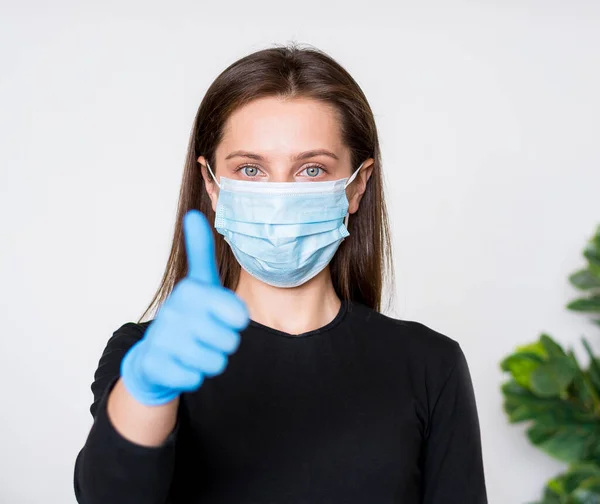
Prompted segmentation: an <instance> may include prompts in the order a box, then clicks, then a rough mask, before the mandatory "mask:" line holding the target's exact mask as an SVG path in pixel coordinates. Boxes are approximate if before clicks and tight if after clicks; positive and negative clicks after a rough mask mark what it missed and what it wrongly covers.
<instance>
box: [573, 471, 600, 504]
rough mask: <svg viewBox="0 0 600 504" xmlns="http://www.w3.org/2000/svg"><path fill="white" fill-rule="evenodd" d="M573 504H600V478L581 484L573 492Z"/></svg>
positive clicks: (593, 478)
mask: <svg viewBox="0 0 600 504" xmlns="http://www.w3.org/2000/svg"><path fill="white" fill-rule="evenodd" d="M572 500H573V504H600V476H594V477H591V478H588V479H586V480H585V481H583V482H582V483H581V485H580V486H579V488H578V489H577V490H575V492H573V495H572Z"/></svg>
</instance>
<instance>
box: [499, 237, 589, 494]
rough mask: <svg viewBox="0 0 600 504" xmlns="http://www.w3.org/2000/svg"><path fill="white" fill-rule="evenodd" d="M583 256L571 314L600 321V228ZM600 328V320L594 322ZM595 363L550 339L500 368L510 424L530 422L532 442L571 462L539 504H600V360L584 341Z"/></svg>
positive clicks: (513, 356) (573, 277)
mask: <svg viewBox="0 0 600 504" xmlns="http://www.w3.org/2000/svg"><path fill="white" fill-rule="evenodd" d="M583 256H584V257H585V259H586V260H587V263H588V264H587V267H585V268H584V269H581V270H579V271H577V272H575V273H573V274H572V275H570V276H569V282H570V283H571V285H573V286H574V287H575V288H577V289H579V290H580V291H582V292H581V297H579V298H578V299H575V300H574V301H572V302H570V303H569V304H567V308H568V309H569V310H575V311H578V312H586V313H591V314H594V316H597V317H600V225H599V226H598V227H597V229H596V233H595V235H594V236H593V237H592V238H591V239H590V240H589V241H588V243H587V245H586V247H585V249H584V251H583ZM594 323H595V324H598V325H600V318H596V319H595V320H594ZM581 339H582V343H583V346H584V348H585V351H586V353H587V355H588V356H589V364H588V366H587V368H584V367H582V366H581V365H580V364H579V362H578V361H577V358H576V357H575V354H574V353H573V350H572V349H571V348H568V349H567V350H566V351H565V349H564V348H563V347H562V346H561V345H559V344H558V343H557V342H556V341H555V340H553V339H552V338H551V337H550V336H549V335H548V334H541V335H540V337H539V339H538V341H535V342H533V343H530V344H527V345H523V346H519V347H517V349H516V351H515V352H514V353H513V354H511V355H509V356H507V357H506V358H505V359H503V360H502V362H501V363H500V367H501V368H502V370H503V371H506V372H507V373H510V378H509V380H508V381H507V382H505V383H504V384H503V385H502V393H503V396H504V411H505V412H506V414H507V415H508V419H509V422H511V423H518V422H524V421H529V422H530V425H529V427H528V429H527V437H528V438H529V440H530V441H531V442H532V443H533V444H534V445H535V446H537V447H538V448H540V449H541V450H543V451H544V452H546V453H547V454H548V455H550V456H552V457H554V458H556V459H558V460H561V461H563V462H566V463H567V464H568V468H567V470H566V472H564V473H562V474H560V475H558V476H556V477H554V478H553V479H551V480H550V481H549V482H548V483H547V484H546V487H545V489H544V496H543V498H542V500H541V501H538V502H537V503H535V504H600V358H599V357H596V356H594V354H593V352H592V349H591V347H590V345H589V343H588V341H587V340H586V339H585V338H583V337H582V338H581Z"/></svg>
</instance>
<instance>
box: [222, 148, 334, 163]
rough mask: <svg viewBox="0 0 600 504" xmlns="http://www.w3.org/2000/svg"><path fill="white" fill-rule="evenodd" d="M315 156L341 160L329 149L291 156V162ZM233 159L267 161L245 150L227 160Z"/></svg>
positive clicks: (233, 153) (231, 155)
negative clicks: (242, 158)
mask: <svg viewBox="0 0 600 504" xmlns="http://www.w3.org/2000/svg"><path fill="white" fill-rule="evenodd" d="M315 156H329V157H331V158H333V159H338V160H339V158H338V157H337V156H336V155H335V154H334V153H333V152H331V151H328V150H327V149H315V150H309V151H305V152H300V153H299V154H296V155H295V156H291V157H290V160H291V161H300V160H302V159H308V158H311V157H315ZM233 157H245V158H250V159H255V160H256V161H264V160H265V158H264V157H263V156H261V155H260V154H256V153H254V152H249V151H244V150H237V151H234V152H232V153H231V154H229V155H228V156H227V157H226V158H225V159H231V158H233Z"/></svg>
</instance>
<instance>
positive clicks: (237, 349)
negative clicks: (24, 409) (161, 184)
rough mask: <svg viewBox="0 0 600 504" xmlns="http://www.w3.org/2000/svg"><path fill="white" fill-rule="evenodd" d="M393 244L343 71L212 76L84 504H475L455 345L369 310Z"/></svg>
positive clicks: (470, 424)
mask: <svg viewBox="0 0 600 504" xmlns="http://www.w3.org/2000/svg"><path fill="white" fill-rule="evenodd" d="M389 242H390V240H389V233H388V224H387V215H386V210H385V203H384V198H383V190H382V175H381V161H380V152H379V143H378V137H377V129H376V127H375V122H374V118H373V114H372V111H371V108H370V107H369V104H368V102H367V100H366V98H365V96H364V94H363V93H362V91H361V89H360V88H359V86H358V85H357V83H356V82H355V81H354V80H353V79H352V77H351V76H350V75H349V74H348V73H347V72H346V71H345V70H344V69H343V68H342V67H341V66H340V65H339V64H338V63H336V62H335V61H333V60H332V59H331V58H330V57H328V56H327V55H325V54H324V53H322V52H320V51H318V50H314V49H303V48H298V47H296V46H292V47H277V48H273V49H267V50H262V51H259V52H256V53H254V54H251V55H249V56H246V57H244V58H242V59H240V60H239V61H237V62H235V63H234V64H232V65H231V66H229V67H228V68H227V69H226V70H224V71H223V72H222V73H221V74H220V75H219V76H218V77H217V79H216V80H215V81H214V83H213V84H212V85H211V87H210V88H209V90H208V92H207V93H206V96H205V97H204V99H203V101H202V103H201V105H200V108H199V110H198V113H197V116H196V119H195V123H194V127H193V133H192V136H191V141H190V144H189V150H188V156H187V162H186V167H185V171H184V175H183V182H182V186H181V193H180V199H179V209H178V213H177V224H176V227H175V234H174V239H173V246H172V249H171V255H170V257H169V261H168V264H167V268H166V271H165V274H164V277H163V280H162V284H161V286H160V288H159V290H158V292H157V293H156V295H155V297H154V299H153V301H152V303H151V304H150V306H149V307H148V309H147V310H146V312H145V313H144V314H143V315H142V317H141V318H140V320H138V322H128V323H125V324H124V325H122V326H121V327H120V328H118V329H117V330H116V331H115V332H114V334H113V335H112V337H111V338H110V339H109V340H108V343H107V345H106V348H105V350H104V352H103V354H102V357H101V358H100V362H99V365H98V369H97V370H96V373H95V379H94V382H93V384H92V392H93V394H94V401H93V404H92V406H91V413H92V415H93V417H94V424H93V426H92V428H91V430H90V433H89V436H88V438H87V440H86V443H85V445H84V446H83V448H82V449H81V451H80V452H79V454H78V456H77V460H76V463H75V471H74V473H75V474H74V476H75V480H74V488H75V493H76V496H77V500H78V502H80V503H82V504H121V503H122V504H138V503H139V504H165V503H172V504H184V503H185V504H194V503H197V504H217V503H219V504H300V503H302V504H308V503H310V504H321V503H327V504H330V503H331V504H333V503H336V504H337V503H339V504H354V503H356V504H371V503H373V504H384V503H386V504H387V503H389V504H392V503H395V504H417V503H419V504H484V503H486V502H487V498H486V489H485V481H484V472H483V464H482V456H481V441H480V429H479V421H478V416H477V409H476V404H475V398H474V394H473V386H472V382H471V377H470V374H469V368H468V365H467V362H466V361H465V356H464V354H463V352H462V350H461V347H460V346H459V344H458V343H457V342H456V341H455V340H453V339H451V338H450V337H448V336H445V335H443V334H441V333H439V332H436V331H434V330H433V329H431V328H429V327H427V326H426V325H423V324H422V323H419V322H416V321H408V320H398V319H394V318H391V317H388V316H385V315H383V314H382V313H380V308H381V296H382V286H383V284H384V280H390V279H391V272H392V270H391V267H390V263H391V261H390V253H389V252H390V250H389V249H390V246H389ZM153 305H156V306H157V307H158V308H159V309H158V311H157V315H156V317H155V318H154V319H152V320H149V321H145V322H142V319H143V318H144V315H146V314H147V313H148V311H149V310H150V308H151V307H152V306H153Z"/></svg>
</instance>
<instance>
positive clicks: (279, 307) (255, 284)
mask: <svg viewBox="0 0 600 504" xmlns="http://www.w3.org/2000/svg"><path fill="white" fill-rule="evenodd" d="M235 293H236V294H237V295H238V296H240V297H241V298H242V299H243V300H244V302H245V303H246V305H247V306H248V311H249V312H250V318H251V319H252V320H254V321H256V322H259V323H260V324H263V325H266V326H268V327H272V328H273V329H277V330H280V331H284V332H286V333H289V334H302V333H304V332H308V331H312V330H314V329H318V328H319V327H323V326H324V325H326V324H328V323H329V322H331V320H333V318H334V317H335V316H336V315H337V313H338V311H339V309H340V305H341V301H340V299H339V297H338V296H337V294H336V292H335V289H334V288H333V284H332V282H331V274H330V271H329V266H327V267H326V268H325V269H323V270H322V271H321V272H319V274H318V275H316V276H314V277H313V278H311V279H310V280H309V281H308V282H306V283H304V284H302V285H299V286H298V287H291V288H280V287H273V286H272V285H268V284H266V283H264V282H261V281H260V280H258V279H256V278H254V277H253V276H252V275H250V274H249V273H248V272H246V271H245V270H244V269H243V268H241V271H240V281H239V283H238V285H237V287H236V289H235Z"/></svg>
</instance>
